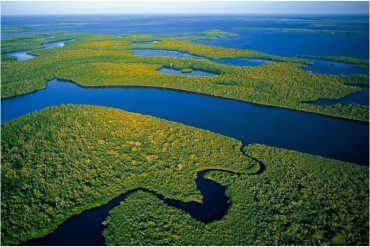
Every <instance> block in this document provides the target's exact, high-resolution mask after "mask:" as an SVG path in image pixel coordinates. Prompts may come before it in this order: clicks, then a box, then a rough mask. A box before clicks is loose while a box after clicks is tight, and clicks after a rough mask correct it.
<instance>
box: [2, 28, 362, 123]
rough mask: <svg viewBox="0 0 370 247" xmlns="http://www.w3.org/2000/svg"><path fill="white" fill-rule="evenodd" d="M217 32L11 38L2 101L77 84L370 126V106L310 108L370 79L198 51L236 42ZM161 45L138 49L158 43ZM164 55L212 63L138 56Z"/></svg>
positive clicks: (299, 63) (249, 54) (293, 62)
mask: <svg viewBox="0 0 370 247" xmlns="http://www.w3.org/2000/svg"><path fill="white" fill-rule="evenodd" d="M233 35H235V34H230V33H226V32H223V31H219V30H208V31H205V32H200V33H195V34H188V33H183V34H179V37H178V38H173V37H169V36H167V35H155V34H148V35H140V34H133V35H124V36H120V37H116V36H112V35H92V34H83V33H65V32H53V33H46V34H36V35H23V36H18V37H12V38H5V39H3V42H2V44H1V46H2V60H3V61H2V65H1V67H2V85H1V91H2V94H1V97H2V98H9V97H13V96H16V95H20V94H25V93H29V92H32V91H35V90H39V89H42V88H45V87H46V82H47V81H48V80H51V79H53V78H59V79H65V80H72V81H74V82H76V83H77V84H79V85H82V86H151V87H160V88H173V89H180V90H185V91H191V92H196V93H204V94H208V95H214V96H220V97H226V98H232V99H238V100H242V101H248V102H252V103H258V104H263V105H271V106H278V107H284V108H289V109H296V110H302V111H309V112H315V113H320V114H326V115H331V116H336V117H341V118H347V119H354V120H360V121H368V115H369V107H368V106H363V105H359V104H350V105H341V104H336V105H332V106H317V105H312V104H309V103H306V102H310V101H315V100H318V99H338V98H341V97H344V96H346V95H349V94H351V93H354V92H357V91H360V90H361V89H360V88H359V87H358V85H368V78H369V77H368V76H364V75H351V76H335V75H322V74H315V73H312V72H308V71H305V70H304V66H306V65H307V64H308V63H309V61H306V60H304V59H303V58H288V57H281V56H274V55H270V54H266V53H262V52H258V51H253V50H241V49H229V48H220V47H215V46H207V45H199V44H194V43H193V42H192V41H194V40H198V39H214V38H218V37H230V36H233ZM61 40H64V41H66V45H65V46H64V47H63V48H59V49H42V47H43V44H45V43H47V42H55V41H61ZM153 40H156V41H158V42H156V43H147V44H140V43H139V44H138V43H137V42H143V41H153ZM138 48H141V49H144V48H145V49H164V50H173V51H180V52H186V53H189V54H193V55H197V56H201V57H204V58H207V59H188V58H176V57H159V56H154V57H145V56H136V55H134V54H133V51H132V50H133V49H138ZM16 50H26V51H27V52H28V53H29V54H32V55H34V56H36V57H35V58H33V59H30V60H26V61H15V60H14V58H12V57H10V56H7V55H6V54H7V53H8V52H10V51H16ZM218 58H259V59H268V60H273V61H275V62H273V63H268V64H264V65H262V66H258V67H238V66H230V65H224V64H219V63H215V62H213V59H218ZM338 59H339V58H338ZM163 67H168V68H173V69H177V70H185V71H190V70H192V69H194V70H204V71H209V72H213V73H216V74H218V76H214V77H191V78H189V77H187V76H183V75H168V74H162V73H160V72H159V71H158V70H160V69H161V68H163Z"/></svg>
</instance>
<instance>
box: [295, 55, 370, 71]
mask: <svg viewBox="0 0 370 247" xmlns="http://www.w3.org/2000/svg"><path fill="white" fill-rule="evenodd" d="M299 57H302V58H310V59H322V60H327V61H333V62H340V63H350V64H353V65H355V67H358V68H363V69H368V68H369V60H366V59H361V58H354V57H345V56H311V55H300V56H299Z"/></svg>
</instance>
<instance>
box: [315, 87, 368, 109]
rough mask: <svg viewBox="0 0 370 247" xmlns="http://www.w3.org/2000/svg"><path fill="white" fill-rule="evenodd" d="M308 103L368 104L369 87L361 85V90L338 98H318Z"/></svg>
mask: <svg viewBox="0 0 370 247" xmlns="http://www.w3.org/2000/svg"><path fill="white" fill-rule="evenodd" d="M310 103H311V104H314V105H334V104H342V105H348V104H351V103H357V104H360V105H369V87H361V91H359V92H357V93H353V94H350V95H348V96H345V97H343V98H340V99H319V100H316V101H314V102H310Z"/></svg>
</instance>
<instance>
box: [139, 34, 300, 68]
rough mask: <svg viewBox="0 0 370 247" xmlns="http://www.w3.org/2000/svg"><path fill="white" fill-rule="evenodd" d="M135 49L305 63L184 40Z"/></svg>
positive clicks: (146, 45) (209, 56) (166, 41)
mask: <svg viewBox="0 0 370 247" xmlns="http://www.w3.org/2000/svg"><path fill="white" fill-rule="evenodd" d="M135 48H142V49H143V48H145V49H164V50H174V51H180V52H187V53H190V54H193V55H197V56H203V57H206V58H210V59H220V58H261V59H269V60H274V61H281V62H289V61H291V62H300V63H306V61H304V60H303V59H295V58H287V57H280V56H274V55H270V54H267V53H263V52H258V51H253V50H242V49H231V48H222V47H217V46H207V45H200V44H194V43H191V42H190V41H189V40H186V39H165V40H162V41H160V42H158V43H155V44H145V45H137V46H135Z"/></svg>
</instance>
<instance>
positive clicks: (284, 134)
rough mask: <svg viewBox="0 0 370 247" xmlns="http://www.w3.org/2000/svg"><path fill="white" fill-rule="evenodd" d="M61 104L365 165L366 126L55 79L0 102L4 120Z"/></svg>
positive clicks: (187, 95) (186, 96) (228, 102)
mask: <svg viewBox="0 0 370 247" xmlns="http://www.w3.org/2000/svg"><path fill="white" fill-rule="evenodd" d="M65 103H74V104H90V105H100V106H108V107H114V108H119V109H123V110H126V111H130V112H137V113H141V114H145V115H151V116H156V117H159V118H163V119H167V120H171V121H175V122H179V123H183V124H186V125H191V126H194V127H198V128H202V129H206V130H210V131H213V132H216V133H220V134H223V135H226V136H230V137H233V138H235V139H238V140H240V141H242V142H243V143H262V144H266V145H270V146H275V147H282V148H288V149H293V150H297V151H302V152H307V153H311V154H318V155H322V156H325V157H330V158H334V159H338V160H343V161H350V162H354V163H358V164H368V154H369V143H368V135H369V126H368V124H367V123H362V122H356V121H349V120H342V119H337V118H332V117H327V116H321V115H318V114H311V113H305V112H299V111H292V110H287V109H281V108H274V107H267V106H259V105H254V104H249V103H245V102H240V101H235V100H228V99H222V98H216V97H211V96H205V95H199V94H193V93H186V92H181V91H175V90H166V89H155V88H127V87H126V88H125V87H116V88H114V87H113V88H112V87H108V88H82V87H79V86H77V85H76V84H74V83H70V82H61V81H58V80H53V81H51V82H49V84H48V87H47V88H46V89H44V90H40V91H37V92H35V93H31V94H27V95H23V96H17V97H14V98H10V99H5V100H2V112H1V117H2V121H3V122H4V121H8V120H10V119H14V118H16V117H19V116H22V115H24V114H27V113H30V112H33V111H36V110H40V109H42V108H45V107H48V106H55V105H59V104H65Z"/></svg>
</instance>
